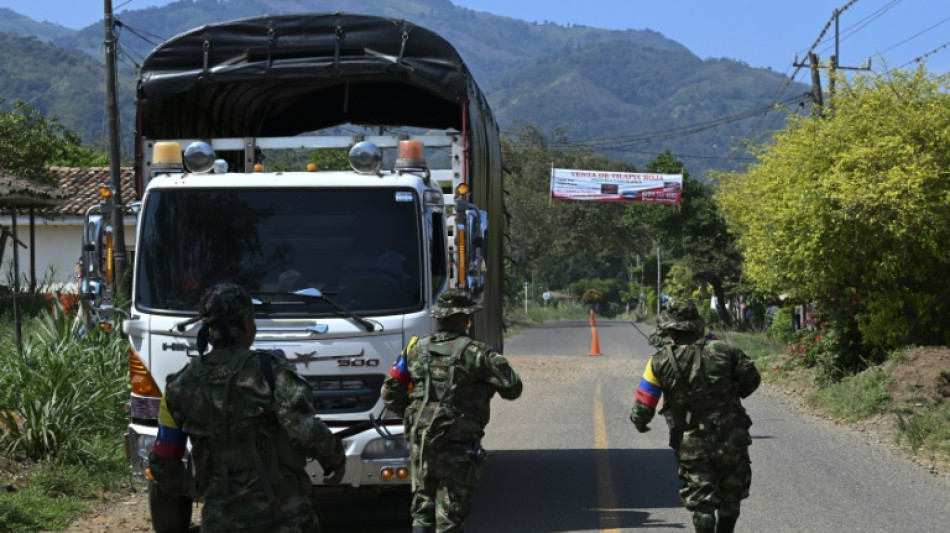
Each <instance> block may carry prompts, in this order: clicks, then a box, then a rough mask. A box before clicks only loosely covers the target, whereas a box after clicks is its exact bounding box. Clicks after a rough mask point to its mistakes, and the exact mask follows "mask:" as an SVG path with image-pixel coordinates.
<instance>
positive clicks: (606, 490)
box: [594, 383, 620, 533]
mask: <svg viewBox="0 0 950 533" xmlns="http://www.w3.org/2000/svg"><path fill="white" fill-rule="evenodd" d="M602 396H603V385H602V384H601V383H597V387H596V388H595V390H594V447H595V448H596V449H595V452H594V453H595V454H596V455H597V502H598V503H599V504H600V529H601V531H605V532H609V533H620V524H618V522H617V515H616V509H617V497H616V496H615V495H614V482H613V478H612V477H611V475H610V461H609V458H608V456H607V449H608V448H607V426H606V425H605V424H604V402H603V398H602Z"/></svg>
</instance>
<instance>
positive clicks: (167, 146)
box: [152, 141, 185, 174]
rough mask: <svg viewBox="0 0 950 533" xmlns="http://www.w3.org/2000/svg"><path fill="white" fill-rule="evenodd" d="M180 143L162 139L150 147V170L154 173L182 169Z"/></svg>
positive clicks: (173, 171)
mask: <svg viewBox="0 0 950 533" xmlns="http://www.w3.org/2000/svg"><path fill="white" fill-rule="evenodd" d="M181 158H182V156H181V145H180V144H178V143H177V142H174V141H162V142H157V143H155V146H153V147H152V171H153V172H155V173H156V174H161V173H166V174H171V173H178V172H182V171H183V170H184V168H185V167H184V165H183V164H182V160H181Z"/></svg>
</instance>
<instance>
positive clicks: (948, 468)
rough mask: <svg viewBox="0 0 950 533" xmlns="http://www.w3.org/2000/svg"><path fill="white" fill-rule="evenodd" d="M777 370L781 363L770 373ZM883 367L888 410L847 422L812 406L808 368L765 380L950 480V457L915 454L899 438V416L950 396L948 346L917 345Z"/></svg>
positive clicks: (797, 402)
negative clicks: (886, 378)
mask: <svg viewBox="0 0 950 533" xmlns="http://www.w3.org/2000/svg"><path fill="white" fill-rule="evenodd" d="M776 370H778V367H776V368H774V369H772V371H773V372H774V371H776ZM883 370H884V371H885V372H887V373H888V374H890V379H889V380H888V383H887V386H886V389H885V390H886V392H887V394H888V395H889V396H890V398H891V407H890V409H889V410H888V412H887V413H882V414H880V415H876V416H873V417H871V418H868V419H865V420H860V421H857V422H852V423H848V422H845V421H843V420H840V419H838V418H835V417H833V416H830V415H828V414H826V413H823V412H821V411H818V410H817V409H815V408H813V407H811V406H810V405H809V404H808V402H807V401H806V399H807V398H808V397H809V395H811V394H812V393H813V392H815V391H816V390H817V387H816V386H815V383H814V375H813V374H812V373H811V372H810V371H807V370H783V371H782V372H781V374H773V375H772V376H771V377H772V379H768V380H767V386H768V387H769V389H770V390H772V391H773V392H776V393H778V394H779V396H780V397H782V398H783V399H784V403H786V404H787V405H788V406H790V407H792V408H795V409H797V410H798V411H799V412H802V413H804V414H807V415H809V416H812V417H814V418H817V419H821V420H823V421H825V422H828V423H831V424H833V425H835V426H837V427H840V428H842V429H844V430H846V431H852V432H855V433H859V434H861V435H863V436H864V437H866V438H867V440H868V442H869V443H871V444H874V445H880V446H884V447H887V448H889V449H891V451H892V452H893V453H894V454H895V455H896V456H899V457H902V458H904V459H906V460H909V461H910V462H911V463H913V464H914V465H916V466H917V467H919V468H921V469H923V470H925V471H927V472H929V473H930V474H932V475H935V476H939V477H942V478H945V479H947V480H948V481H950V456H947V455H944V454H937V453H932V452H930V451H925V450H919V451H917V452H916V453H915V452H914V451H913V450H911V449H910V448H909V447H908V446H906V445H905V444H901V443H899V442H898V438H897V437H898V429H897V428H898V415H897V414H896V413H897V412H900V413H903V414H904V415H905V416H906V415H909V414H912V413H915V412H921V411H923V410H926V409H932V408H934V407H935V406H939V405H943V404H945V402H947V401H948V399H950V347H947V346H924V347H918V348H913V349H911V350H910V351H908V352H907V353H906V354H905V355H904V357H902V358H900V359H896V360H893V361H889V362H887V363H886V364H885V365H884V367H883Z"/></svg>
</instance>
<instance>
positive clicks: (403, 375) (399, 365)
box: [389, 355, 412, 387]
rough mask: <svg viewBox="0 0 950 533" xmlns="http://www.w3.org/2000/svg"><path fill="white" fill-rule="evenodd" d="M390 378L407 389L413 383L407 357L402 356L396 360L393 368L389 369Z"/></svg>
mask: <svg viewBox="0 0 950 533" xmlns="http://www.w3.org/2000/svg"><path fill="white" fill-rule="evenodd" d="M389 376H390V377H392V378H393V379H395V380H396V381H398V382H399V383H400V384H401V385H405V386H407V387H408V386H409V384H410V383H412V379H410V378H409V365H408V364H406V358H405V356H402V355H400V356H399V359H396V362H395V363H393V366H391V367H390V368H389Z"/></svg>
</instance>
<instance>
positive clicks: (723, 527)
mask: <svg viewBox="0 0 950 533" xmlns="http://www.w3.org/2000/svg"><path fill="white" fill-rule="evenodd" d="M738 521H739V515H735V516H728V515H726V516H723V515H719V523H717V524H716V533H733V532H734V531H735V530H736V522H738Z"/></svg>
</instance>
